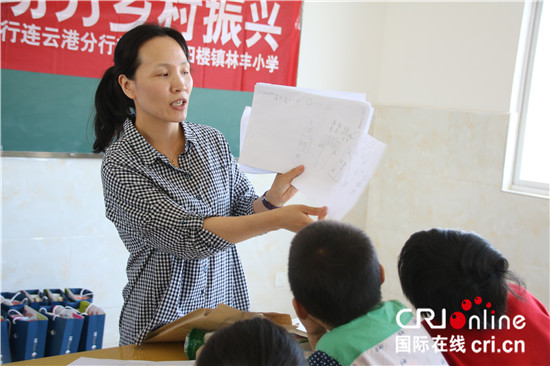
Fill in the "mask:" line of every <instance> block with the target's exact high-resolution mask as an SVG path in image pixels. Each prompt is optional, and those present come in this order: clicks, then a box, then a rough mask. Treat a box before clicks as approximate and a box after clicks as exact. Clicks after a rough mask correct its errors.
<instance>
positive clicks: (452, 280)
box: [398, 229, 519, 321]
mask: <svg viewBox="0 0 550 366" xmlns="http://www.w3.org/2000/svg"><path fill="white" fill-rule="evenodd" d="M398 270H399V278H400V280H401V287H402V289H403V293H404V294H405V296H407V298H408V299H409V300H410V301H411V303H412V305H413V306H414V307H416V308H428V309H432V310H433V311H434V312H435V318H436V320H438V321H441V310H442V309H446V312H447V315H449V314H453V313H454V312H457V311H459V312H463V308H462V302H463V300H469V301H471V303H472V304H474V299H475V298H476V297H478V298H480V299H481V300H482V303H481V304H482V306H477V304H476V305H474V306H472V308H471V310H469V311H468V312H467V313H466V314H465V315H467V316H472V315H476V316H480V317H481V316H483V309H487V307H486V304H487V303H488V302H489V303H490V304H491V308H490V310H494V311H495V313H494V316H496V317H499V316H501V315H502V314H504V313H505V310H506V298H507V294H508V290H509V288H508V285H507V282H506V280H507V279H512V280H514V281H516V282H519V281H518V280H517V278H516V277H515V276H514V275H513V274H512V273H511V272H510V271H509V270H508V261H507V260H506V258H504V256H503V255H502V254H501V253H500V252H499V251H498V250H496V249H495V248H494V247H493V246H492V245H491V244H490V243H489V242H488V241H486V240H485V239H483V238H482V237H481V236H479V235H476V234H474V233H470V232H464V231H459V230H443V229H431V230H428V231H420V232H417V233H415V234H413V235H412V236H411V237H410V238H409V239H408V240H407V242H406V243H405V245H404V246H403V249H402V250H401V254H400V255H399V261H398Z"/></svg>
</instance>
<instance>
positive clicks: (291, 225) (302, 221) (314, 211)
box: [271, 205, 327, 233]
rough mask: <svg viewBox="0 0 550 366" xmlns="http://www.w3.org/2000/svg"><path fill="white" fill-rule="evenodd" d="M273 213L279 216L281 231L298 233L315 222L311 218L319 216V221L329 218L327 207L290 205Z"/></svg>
mask: <svg viewBox="0 0 550 366" xmlns="http://www.w3.org/2000/svg"><path fill="white" fill-rule="evenodd" d="M271 212H273V214H276V215H277V221H278V223H279V226H280V228H281V229H286V230H289V231H292V232H295V233H296V232H298V231H300V230H301V229H302V228H303V227H304V226H306V225H308V224H311V223H312V222H313V219H312V218H311V217H310V216H317V218H318V219H319V220H323V219H324V218H325V217H326V216H327V207H326V206H323V207H311V206H306V205H288V206H284V207H281V208H277V209H275V210H273V211H271Z"/></svg>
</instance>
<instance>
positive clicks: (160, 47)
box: [119, 37, 193, 124]
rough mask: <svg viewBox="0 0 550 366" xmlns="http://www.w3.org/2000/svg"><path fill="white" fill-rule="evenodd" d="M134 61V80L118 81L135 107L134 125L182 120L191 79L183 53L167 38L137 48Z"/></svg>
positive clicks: (177, 45) (185, 115)
mask: <svg viewBox="0 0 550 366" xmlns="http://www.w3.org/2000/svg"><path fill="white" fill-rule="evenodd" d="M138 57H139V62H140V64H139V66H138V68H137V70H136V73H135V75H134V79H133V80H130V79H128V78H127V77H126V76H125V75H120V77H119V84H120V85H121V87H122V89H123V91H124V93H125V94H126V95H127V96H128V97H129V98H130V99H133V101H134V104H135V106H136V124H150V123H165V122H181V121H183V120H185V118H186V117H187V107H188V104H189V96H190V95H191V90H192V89H193V78H192V77H191V73H190V65H189V61H188V60H187V57H185V53H184V52H183V49H182V48H181V47H180V45H179V44H178V43H177V42H176V41H175V40H173V39H172V38H170V37H156V38H153V39H151V40H149V41H147V42H145V43H144V44H143V45H142V46H141V47H140V49H139V53H138Z"/></svg>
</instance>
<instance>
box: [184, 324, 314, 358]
mask: <svg viewBox="0 0 550 366" xmlns="http://www.w3.org/2000/svg"><path fill="white" fill-rule="evenodd" d="M195 365H196V366H287V365H288V366H305V365H306V359H305V356H304V352H303V350H302V348H301V347H300V345H299V344H298V342H297V341H296V340H295V339H294V338H293V337H292V335H290V333H288V331H286V330H285V329H284V328H282V327H280V326H278V325H277V324H275V323H273V322H272V321H270V320H269V319H266V318H263V317H254V318H252V319H247V320H241V321H238V322H236V323H233V324H232V325H229V326H227V327H225V328H222V329H219V330H217V331H215V332H214V334H212V336H211V337H210V338H209V339H208V340H207V341H206V343H205V344H204V346H203V347H202V349H200V351H199V356H198V358H197V362H196V363H195Z"/></svg>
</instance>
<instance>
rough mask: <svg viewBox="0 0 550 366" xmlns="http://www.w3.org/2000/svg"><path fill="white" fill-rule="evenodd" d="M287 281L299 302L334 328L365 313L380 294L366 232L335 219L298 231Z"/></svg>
mask: <svg viewBox="0 0 550 366" xmlns="http://www.w3.org/2000/svg"><path fill="white" fill-rule="evenodd" d="M288 280H289V283H290V288H291V290H292V293H293V295H294V297H295V298H296V301H298V302H299V303H300V304H301V305H302V306H303V307H304V308H305V309H306V310H307V311H308V312H309V313H310V314H311V315H313V316H315V317H316V318H318V319H319V320H321V321H323V322H326V323H327V324H329V325H331V326H333V327H337V326H340V325H343V324H346V323H349V322H350V321H352V320H353V319H356V318H357V317H359V316H361V315H364V314H366V313H367V312H368V311H369V310H371V309H372V308H373V307H374V306H375V305H377V304H378V303H380V300H381V298H382V295H381V291H380V285H381V284H382V279H381V274H380V263H379V262H378V257H377V255H376V250H375V248H374V246H373V245H372V242H371V240H370V239H369V237H368V236H367V235H366V234H365V233H364V232H363V231H362V230H360V229H358V228H356V227H354V226H352V225H349V224H346V223H342V222H338V221H333V220H321V221H316V222H314V223H312V224H309V225H308V226H306V227H305V228H303V229H302V230H300V231H299V232H298V233H297V234H296V236H295V237H294V239H293V240H292V243H291V246H290V254H289V259H288Z"/></svg>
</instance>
